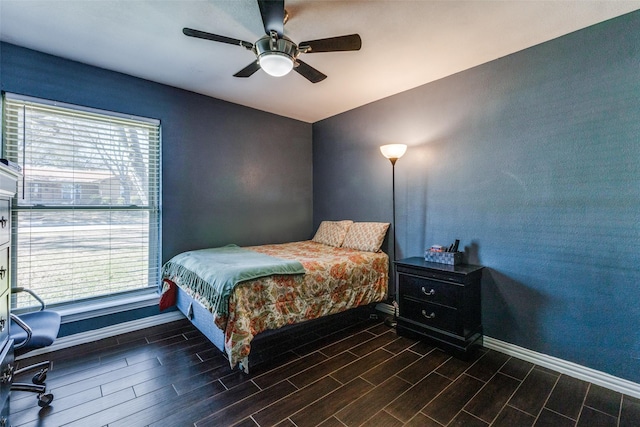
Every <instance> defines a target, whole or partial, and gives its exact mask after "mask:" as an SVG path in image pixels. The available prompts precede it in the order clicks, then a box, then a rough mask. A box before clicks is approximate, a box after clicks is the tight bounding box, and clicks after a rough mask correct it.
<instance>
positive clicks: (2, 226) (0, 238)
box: [0, 199, 11, 245]
mask: <svg viewBox="0 0 640 427" xmlns="http://www.w3.org/2000/svg"><path fill="white" fill-rule="evenodd" d="M9 203H11V202H10V201H9V200H5V199H0V245H4V244H5V243H9V237H11V221H10V218H11V216H10V214H9Z"/></svg>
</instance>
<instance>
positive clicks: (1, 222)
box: [0, 215, 7, 228]
mask: <svg viewBox="0 0 640 427" xmlns="http://www.w3.org/2000/svg"><path fill="white" fill-rule="evenodd" d="M6 226H7V219H6V218H5V217H4V215H2V218H0V227H2V228H5V227H6Z"/></svg>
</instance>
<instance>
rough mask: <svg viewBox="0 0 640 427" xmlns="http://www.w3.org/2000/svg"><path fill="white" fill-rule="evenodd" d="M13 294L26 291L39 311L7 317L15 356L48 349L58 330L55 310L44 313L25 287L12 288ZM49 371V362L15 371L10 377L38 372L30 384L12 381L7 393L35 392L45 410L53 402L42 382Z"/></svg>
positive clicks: (43, 307)
mask: <svg viewBox="0 0 640 427" xmlns="http://www.w3.org/2000/svg"><path fill="white" fill-rule="evenodd" d="M11 291H12V292H13V293H18V292H27V293H28V294H30V295H31V296H32V297H33V298H35V299H36V300H37V301H38V302H39V303H40V310H38V311H32V312H29V313H24V314H20V315H19V316H18V315H15V314H13V313H12V314H11V326H10V329H9V335H10V337H11V338H12V339H13V342H14V345H13V349H14V352H15V355H16V356H20V355H22V354H24V353H27V352H29V351H31V350H35V349H37V348H42V347H48V346H50V345H51V344H53V342H54V341H55V340H56V338H57V337H58V331H59V330H60V315H59V314H58V313H56V312H55V311H51V310H45V308H46V306H45V303H44V301H42V299H41V298H40V297H38V295H36V294H35V293H34V292H33V291H31V290H29V289H25V288H20V287H18V288H12V289H11ZM50 369H51V361H49V360H45V361H43V362H39V363H36V364H33V365H29V366H25V367H24V368H20V369H16V370H15V371H14V372H13V375H14V376H18V375H20V374H22V373H24V372H28V371H33V370H38V372H37V373H36V374H35V375H34V376H33V378H32V382H33V384H28V383H18V382H14V383H12V384H11V390H15V391H30V392H33V393H38V406H40V407H42V408H45V407H47V406H49V405H50V404H51V402H52V401H53V394H51V393H47V392H46V391H47V386H46V384H45V380H46V379H47V372H48V371H49V370H50Z"/></svg>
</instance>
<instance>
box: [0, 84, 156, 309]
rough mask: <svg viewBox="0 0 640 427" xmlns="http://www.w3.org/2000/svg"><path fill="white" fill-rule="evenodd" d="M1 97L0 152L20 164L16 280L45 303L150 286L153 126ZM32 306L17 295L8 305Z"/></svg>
mask: <svg viewBox="0 0 640 427" xmlns="http://www.w3.org/2000/svg"><path fill="white" fill-rule="evenodd" d="M4 101H5V102H4V105H3V141H4V156H5V157H6V158H8V159H9V160H11V161H13V162H16V163H17V164H19V165H20V166H21V167H22V168H23V169H22V172H23V178H22V180H21V181H20V182H19V184H18V195H17V198H16V200H15V202H14V209H13V216H12V221H13V222H12V231H13V251H14V252H13V254H14V262H15V265H14V269H13V271H14V275H13V278H12V280H13V282H14V286H24V287H27V288H30V289H32V290H34V291H35V292H36V293H38V294H39V295H40V296H41V297H42V298H43V299H44V300H45V301H46V302H47V303H49V304H55V303H69V302H75V301H78V300H83V299H86V298H93V297H104V296H111V295H113V294H116V293H119V292H125V291H131V290H135V289H142V288H148V287H155V286H156V284H157V283H158V279H159V277H158V274H159V267H160V253H159V252H160V251H159V246H160V170H159V168H160V161H159V160H160V159H159V157H160V124H159V122H158V121H157V120H151V119H143V118H132V117H128V116H123V115H120V114H115V113H109V112H104V111H97V110H89V109H85V108H81V107H75V106H70V105H60V104H54V103H51V102H47V101H42V100H37V99H33V98H26V97H20V96H17V95H11V94H6V95H5V99H4ZM19 295H20V296H21V298H22V295H23V294H19ZM32 304H33V301H32V300H29V299H28V297H27V296H25V297H24V299H18V300H17V302H16V303H15V308H20V307H23V306H26V305H32Z"/></svg>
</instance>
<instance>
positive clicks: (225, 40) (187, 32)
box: [182, 28, 253, 49]
mask: <svg viewBox="0 0 640 427" xmlns="http://www.w3.org/2000/svg"><path fill="white" fill-rule="evenodd" d="M182 33H183V34H184V35H185V36H189V37H196V38H199V39H205V40H212V41H214V42H221V43H228V44H234V45H236V46H242V47H246V48H247V49H251V48H252V47H253V43H249V42H245V41H243V40H239V39H233V38H231V37H225V36H219V35H217V34H211V33H205V32H204V31H200V30H194V29H192V28H183V29H182Z"/></svg>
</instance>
